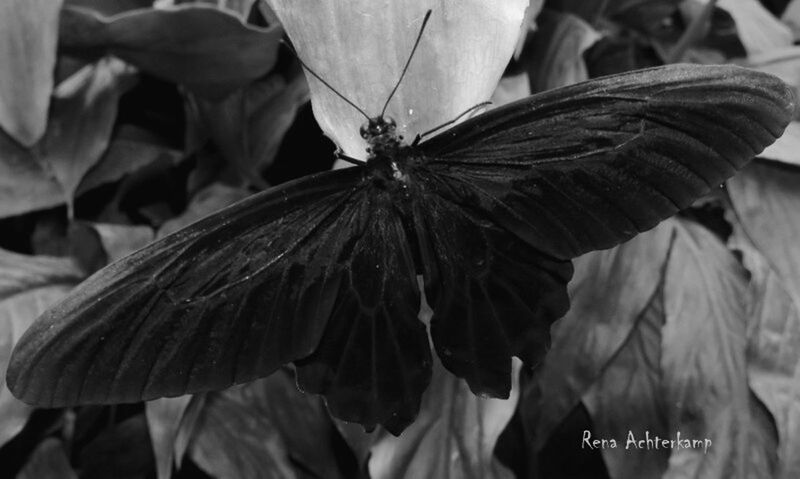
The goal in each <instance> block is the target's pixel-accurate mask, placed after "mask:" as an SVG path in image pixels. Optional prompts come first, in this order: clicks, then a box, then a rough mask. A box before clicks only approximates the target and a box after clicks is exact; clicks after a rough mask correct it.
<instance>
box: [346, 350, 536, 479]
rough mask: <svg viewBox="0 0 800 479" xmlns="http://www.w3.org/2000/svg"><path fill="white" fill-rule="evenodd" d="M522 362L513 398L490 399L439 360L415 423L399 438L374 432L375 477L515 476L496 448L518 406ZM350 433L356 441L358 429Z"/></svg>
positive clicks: (488, 478)
mask: <svg viewBox="0 0 800 479" xmlns="http://www.w3.org/2000/svg"><path fill="white" fill-rule="evenodd" d="M520 365H521V363H520V362H519V360H516V359H515V367H514V373H513V378H514V384H513V386H512V392H511V396H510V397H509V399H488V398H481V397H478V396H475V395H474V394H472V392H471V391H470V390H469V388H468V387H467V385H466V384H465V383H464V381H462V380H461V379H459V378H457V377H455V376H453V375H452V374H449V373H448V372H446V370H445V369H444V368H443V367H442V365H441V363H440V362H439V360H438V359H435V360H434V368H433V378H432V380H431V386H430V388H428V390H427V391H426V392H425V395H424V396H423V401H422V407H421V409H420V413H419V416H418V417H417V419H416V421H415V422H414V423H413V424H412V425H411V426H409V427H408V428H407V429H406V430H405V431H404V432H403V434H402V435H400V436H399V437H396V436H393V435H390V434H388V433H386V432H385V431H383V430H381V431H379V432H377V433H373V434H372V437H371V441H370V442H371V445H370V447H369V453H370V456H369V463H368V465H369V474H370V477H371V478H373V479H389V478H392V479H399V478H408V479H412V478H418V477H436V478H441V479H461V478H476V477H480V478H486V479H492V478H495V479H496V478H509V479H510V478H512V477H513V474H512V473H511V472H510V471H508V470H507V469H506V468H505V466H503V465H502V464H500V462H499V461H498V460H497V459H496V458H495V457H494V447H495V444H496V443H497V439H498V437H499V436H500V433H501V432H502V431H503V429H504V428H505V426H506V424H507V423H508V421H509V420H510V419H511V416H512V415H513V414H514V409H515V408H516V405H517V400H518V398H519V384H518V376H519V369H520ZM350 434H351V437H350V438H349V439H350V440H351V441H352V440H354V438H353V437H352V435H353V434H354V433H353V432H352V431H350ZM361 434H362V435H365V433H363V432H362V433H361ZM355 440H357V439H355Z"/></svg>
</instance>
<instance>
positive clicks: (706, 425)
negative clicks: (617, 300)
mask: <svg viewBox="0 0 800 479" xmlns="http://www.w3.org/2000/svg"><path fill="white" fill-rule="evenodd" d="M676 231H677V235H676V240H675V244H674V246H673V248H672V253H671V256H670V260H669V262H668V265H667V271H666V279H665V283H664V314H665V318H666V319H665V325H664V327H663V329H662V341H661V351H662V354H661V361H660V365H661V375H662V381H663V386H662V388H661V389H660V391H661V395H662V397H663V401H664V404H666V405H667V408H666V410H664V411H663V413H664V414H665V415H666V419H667V421H668V424H669V426H670V430H671V431H672V432H674V431H680V433H681V436H682V437H683V438H689V439H698V440H701V441H702V440H705V439H708V440H710V441H711V447H709V448H708V450H707V451H704V449H703V448H680V449H673V450H672V453H671V456H670V461H669V469H668V470H667V472H666V474H665V475H664V477H665V478H672V477H702V478H714V477H720V478H730V477H748V476H752V477H766V476H767V475H768V471H764V470H761V469H759V467H762V466H763V463H760V462H756V461H751V460H750V459H751V457H752V456H751V449H750V448H751V447H760V446H761V445H757V444H756V445H753V444H750V443H749V432H748V431H750V430H751V429H752V428H759V427H765V425H764V424H759V423H758V422H756V419H757V417H756V418H754V417H753V416H752V415H751V412H750V389H749V387H748V384H747V370H746V367H747V364H746V356H745V353H746V335H747V321H748V314H747V313H748V311H747V301H748V296H747V294H748V285H747V278H746V274H745V272H744V270H743V268H742V267H741V266H740V265H739V264H738V263H737V262H736V260H735V258H734V257H733V256H732V255H731V254H730V253H729V252H728V251H727V249H726V248H725V247H724V246H723V245H722V244H721V243H720V241H719V240H718V239H716V238H715V237H714V236H713V234H711V233H710V232H708V231H706V230H704V229H703V228H702V227H700V226H698V225H694V224H691V223H688V222H682V223H680V227H679V228H677V229H676Z"/></svg>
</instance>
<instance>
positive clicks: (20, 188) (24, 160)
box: [0, 130, 64, 218]
mask: <svg viewBox="0 0 800 479" xmlns="http://www.w3.org/2000/svg"><path fill="white" fill-rule="evenodd" d="M63 202H64V195H63V193H62V191H61V187H60V186H59V184H58V182H57V181H56V180H55V179H54V178H53V177H52V176H50V175H48V174H47V172H46V171H45V170H44V168H43V166H42V165H40V164H39V163H38V162H37V161H36V159H35V158H34V156H33V155H32V154H31V152H30V151H28V150H26V149H24V148H23V147H21V146H20V145H18V144H17V143H16V142H15V141H14V140H13V139H12V138H11V137H9V136H8V135H6V134H5V133H4V132H3V131H2V130H0V218H5V217H8V216H13V215H18V214H22V213H27V212H29V211H34V210H38V209H44V208H49V207H51V206H55V205H58V204H60V203H63Z"/></svg>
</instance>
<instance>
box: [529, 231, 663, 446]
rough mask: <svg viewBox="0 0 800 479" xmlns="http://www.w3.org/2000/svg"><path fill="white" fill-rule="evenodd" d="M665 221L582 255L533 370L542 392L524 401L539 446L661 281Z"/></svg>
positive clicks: (604, 363)
mask: <svg viewBox="0 0 800 479" xmlns="http://www.w3.org/2000/svg"><path fill="white" fill-rule="evenodd" d="M674 228H675V226H674V223H673V222H671V221H667V222H665V223H663V224H662V225H661V226H658V227H657V228H655V229H654V230H652V231H649V232H647V233H643V234H641V235H639V236H637V237H636V238H634V239H633V240H631V241H628V242H627V243H624V244H623V245H620V246H618V247H616V248H613V249H610V250H605V251H597V252H593V253H589V254H586V255H584V256H581V257H580V258H578V259H577V260H576V261H575V276H574V278H573V280H572V282H570V286H569V291H570V298H571V303H572V306H571V308H570V310H569V312H568V313H567V314H566V316H564V317H563V318H562V319H560V320H559V321H557V322H556V323H555V324H554V325H553V328H552V335H553V344H552V347H551V349H550V351H549V353H548V355H547V357H546V358H545V361H544V364H543V365H542V366H541V367H540V369H539V370H538V372H537V374H536V383H537V386H536V387H538V388H539V389H540V390H541V394H542V396H541V397H540V398H537V399H536V404H528V403H527V402H526V403H524V404H523V405H522V406H521V407H522V408H525V409H526V410H527V411H528V412H527V413H526V414H525V416H526V417H528V418H530V419H531V420H532V421H533V423H532V424H528V425H527V426H528V427H530V428H531V430H532V431H534V435H533V437H534V438H535V440H536V441H537V444H536V445H535V447H534V450H536V451H539V450H541V448H542V447H543V445H544V443H545V442H546V441H547V440H548V438H549V437H550V434H551V433H552V432H553V430H554V429H555V428H556V427H557V426H558V425H559V424H560V423H561V421H562V420H563V419H564V417H566V416H567V415H568V414H569V413H570V411H572V409H574V408H575V406H576V405H577V404H578V403H579V402H580V400H581V397H582V396H583V395H584V394H586V393H587V392H588V391H589V389H590V388H591V387H592V384H594V382H595V381H597V380H598V378H600V377H601V375H602V372H603V370H604V369H605V368H606V366H607V365H608V364H609V362H610V361H611V360H612V358H613V357H614V356H615V355H616V354H617V353H618V351H619V349H620V348H621V347H622V345H623V344H624V343H625V342H626V340H628V339H627V338H629V336H630V335H631V332H632V331H633V330H634V328H635V326H636V323H637V318H639V317H640V316H641V315H642V313H643V311H645V309H646V308H647V305H648V304H649V303H650V302H651V298H652V296H653V294H654V293H655V292H656V289H657V288H658V285H659V284H660V283H661V280H662V275H663V267H664V266H663V265H664V262H665V261H666V259H667V252H668V250H669V247H670V242H671V239H672V236H673V234H674Z"/></svg>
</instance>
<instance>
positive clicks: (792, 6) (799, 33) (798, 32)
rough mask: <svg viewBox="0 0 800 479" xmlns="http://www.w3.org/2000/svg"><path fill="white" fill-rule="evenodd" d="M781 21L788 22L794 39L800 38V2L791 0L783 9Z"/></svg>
mask: <svg viewBox="0 0 800 479" xmlns="http://www.w3.org/2000/svg"><path fill="white" fill-rule="evenodd" d="M781 21H783V23H785V24H787V25H788V26H789V28H790V29H791V30H792V34H794V40H795V41H797V40H800V2H798V1H797V0H789V1H788V5H786V8H785V9H784V10H783V14H782V15H781Z"/></svg>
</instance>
